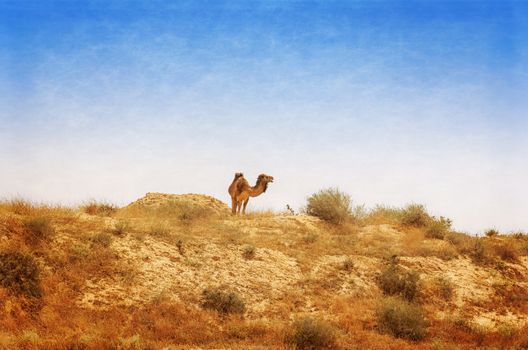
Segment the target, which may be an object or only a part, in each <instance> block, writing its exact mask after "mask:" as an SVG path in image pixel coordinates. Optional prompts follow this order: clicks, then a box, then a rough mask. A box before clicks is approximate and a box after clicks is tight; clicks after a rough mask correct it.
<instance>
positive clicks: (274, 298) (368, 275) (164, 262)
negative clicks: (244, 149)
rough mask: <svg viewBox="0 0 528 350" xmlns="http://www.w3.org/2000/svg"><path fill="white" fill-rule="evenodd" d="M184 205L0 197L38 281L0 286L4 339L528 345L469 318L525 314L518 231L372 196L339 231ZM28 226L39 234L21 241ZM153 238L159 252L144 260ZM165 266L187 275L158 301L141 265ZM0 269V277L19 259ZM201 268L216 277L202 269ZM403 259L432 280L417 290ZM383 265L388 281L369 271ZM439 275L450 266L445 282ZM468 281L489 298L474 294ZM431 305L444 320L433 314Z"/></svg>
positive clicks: (300, 218)
mask: <svg viewBox="0 0 528 350" xmlns="http://www.w3.org/2000/svg"><path fill="white" fill-rule="evenodd" d="M208 200H209V199H208ZM193 203H194V204H192V203H187V204H184V205H180V204H174V203H170V204H168V205H165V206H164V205H161V206H159V207H158V206H155V207H152V208H150V207H149V208H142V207H135V208H124V209H119V210H117V211H114V212H112V213H111V214H109V215H107V214H106V213H105V212H104V210H103V211H102V212H101V213H99V214H98V213H97V210H95V214H90V216H87V215H85V214H86V213H85V212H84V210H85V209H82V208H79V209H73V208H64V207H59V206H52V205H45V204H34V203H31V202H27V201H21V200H15V201H4V202H2V203H0V252H2V253H4V252H17V253H19V254H22V255H24V256H31V257H32V261H33V262H34V263H35V264H36V265H35V266H38V271H39V273H38V284H35V285H38V286H39V287H40V294H39V295H40V296H39V297H35V296H34V295H33V294H32V293H29V294H28V293H23V292H21V290H22V289H24V288H20V285H19V284H16V283H15V284H13V283H11V282H8V283H2V284H0V349H2V348H8V349H105V348H109V349H110V348H112V349H115V348H121V349H124V348H130V349H133V348H138V349H143V348H150V349H161V348H165V347H168V348H170V347H171V346H172V347H178V348H182V349H189V348H203V349H208V348H230V349H257V348H258V349H291V348H292V347H293V346H297V348H303V347H304V348H310V346H312V348H316V347H319V348H324V347H325V346H326V347H327V348H332V349H380V350H381V349H424V350H425V349H455V348H458V349H473V348H478V347H481V348H490V349H502V348H512V349H513V348H522V346H523V345H528V330H527V329H526V328H525V327H523V326H522V324H513V325H508V324H507V323H497V324H498V326H497V327H495V328H492V329H484V328H482V327H479V326H477V325H476V324H475V323H474V322H473V319H474V317H476V316H478V315H479V312H483V311H485V310H495V311H497V313H498V314H499V316H501V317H503V316H504V315H509V313H514V314H515V313H517V314H520V315H521V316H522V315H525V314H526V313H527V312H528V310H527V308H526V305H527V300H528V299H527V295H528V293H527V292H526V286H525V285H524V284H523V283H524V281H525V280H526V275H525V273H524V272H523V271H524V270H523V269H522V268H521V267H520V266H521V264H524V263H525V262H526V260H525V259H526V258H525V257H524V256H523V254H525V249H526V251H528V245H527V239H526V235H523V234H519V235H514V236H511V237H510V236H505V235H500V234H499V235H496V236H493V237H484V238H475V237H471V236H469V235H466V234H463V233H456V232H451V231H450V229H449V228H448V227H447V226H444V227H443V228H440V229H439V227H433V225H434V223H435V222H436V223H439V222H441V219H435V218H434V217H431V216H429V214H427V213H426V212H425V214H426V215H427V217H428V219H427V220H425V221H427V223H426V224H425V225H422V224H421V223H420V222H422V223H423V222H425V221H423V220H422V219H424V217H426V216H424V215H422V214H423V213H424V211H421V210H415V209H413V210H407V209H409V208H404V209H400V208H387V207H377V208H374V209H373V210H370V211H368V212H367V214H366V215H363V214H357V215H358V217H361V220H351V221H350V222H346V223H345V224H341V225H338V226H336V225H333V224H328V223H325V222H322V221H320V220H317V219H314V218H313V217H307V216H304V215H277V214H275V213H272V212H258V213H252V214H250V215H248V216H245V217H231V216H229V215H223V214H221V213H222V211H221V210H220V209H218V208H216V209H215V210H216V211H215V212H214V213H213V212H211V211H210V210H209V209H207V208H205V209H204V208H203V207H200V205H196V202H193ZM132 209H133V210H132ZM405 210H407V211H408V213H407V214H405ZM409 212H410V214H409ZM416 213H418V214H419V215H417V214H416ZM353 214H354V211H352V215H353ZM411 214H412V215H411ZM404 215H408V218H407V219H405V220H404V219H402V217H403V216H404ZM410 218H412V220H410ZM416 218H418V219H416ZM402 220H403V221H402ZM403 222H406V223H407V224H406V225H403V224H402V223H403ZM29 223H31V224H29ZM411 223H412V224H411ZM418 223H420V224H418ZM431 228H434V229H435V230H436V231H434V230H433V231H434V232H433V231H431ZM444 228H445V229H444ZM437 229H439V230H437ZM431 232H433V233H431ZM30 233H31V234H30ZM32 235H35V237H38V239H36V240H33V239H30V238H31V236H32ZM431 238H433V239H431ZM37 243H38V244H37ZM127 245H129V246H130V249H129V250H127V251H126V252H124V251H123V247H125V246H127ZM152 247H155V248H156V249H161V248H163V251H160V254H159V255H158V256H153V255H152V254H151V252H152V251H153V250H149V249H151V248H152ZM393 254H398V255H400V256H402V257H405V258H401V263H400V264H392V265H391V264H389V265H385V266H384V265H383V258H387V257H389V256H391V255H393ZM424 257H426V258H424ZM437 257H439V258H441V259H442V260H439V259H436V258H437ZM468 257H469V258H471V260H469V259H467V258H468ZM157 259H159V260H157ZM274 259H283V260H284V261H283V263H284V264H285V265H283V266H286V267H287V268H291V271H292V272H291V274H290V273H288V275H287V274H284V273H282V274H281V272H282V271H277V270H273V268H274V265H273V264H275V263H276V262H275V260H274ZM15 260H16V259H15ZM225 260H230V265H225V264H224V263H225ZM270 263H271V264H270ZM288 264H292V265H288ZM475 264H477V265H475ZM29 265H31V264H29ZM29 265H28V266H29ZM168 265H170V266H174V267H175V268H181V276H178V275H173V276H174V277H171V278H176V280H175V281H167V285H168V286H169V287H167V290H166V291H164V292H163V293H160V294H159V297H152V293H153V290H154V289H156V288H157V287H158V286H156V285H155V284H154V283H155V282H153V281H149V280H148V278H147V277H146V275H145V273H146V272H145V271H147V270H149V269H150V270H152V271H154V272H152V273H154V274H155V275H156V276H163V273H162V272H161V271H162V269H163V268H164V267H166V266H168ZM2 266H3V267H4V270H9V271H8V273H12V272H13V271H14V270H16V269H13V268H8V269H6V266H8V264H5V263H4V264H2ZM225 266H232V268H230V269H226V268H225ZM391 266H392V267H391ZM464 266H466V267H464ZM0 267H1V266H0ZM206 268H207V269H210V271H211V272H207V273H205V272H204V271H207V270H205V269H206ZM465 268H467V269H468V270H467V271H466V270H464V269H465ZM413 269H415V270H416V271H418V272H419V273H420V274H422V276H424V275H425V276H426V277H425V278H424V281H425V282H424V283H423V284H424V291H421V290H420V286H421V283H419V282H418V278H417V275H416V274H413V273H412V270H413ZM17 271H19V272H20V273H22V274H24V273H25V272H24V270H23V269H19V270H17ZM288 271H290V270H288ZM380 271H383V273H382V276H384V277H382V278H381V279H378V277H377V276H378V275H379V272H380ZM26 272H28V273H26V275H27V276H26V277H27V278H26V277H25V278H24V281H29V280H31V278H30V276H31V269H29V270H26ZM446 272H453V273H454V274H453V275H450V277H449V278H448V277H443V275H444V274H445V273H446ZM260 273H262V274H264V273H266V274H268V275H269V276H273V277H271V278H269V279H267V280H265V281H262V282H260V283H258V284H255V280H252V281H249V278H247V276H252V275H251V274H253V275H258V274H260ZM203 274H205V276H206V278H211V279H213V278H216V279H218V280H220V281H222V280H223V279H229V280H230V281H232V284H231V285H229V286H228V288H225V289H220V290H217V289H209V290H208V293H206V294H207V295H205V294H202V291H203V289H204V288H205V287H206V286H207V284H199V283H197V282H196V280H195V277H196V276H201V275H203ZM461 276H462V277H463V278H466V279H461V278H462V277H461ZM160 278H162V277H160ZM491 278H492V279H493V284H492V286H491V287H489V283H488V281H489V279H491ZM11 280H16V279H11ZM156 281H158V280H156ZM379 281H383V282H380V283H379V284H378V283H377V282H379ZM467 281H469V282H471V283H474V284H471V283H469V284H468V283H466V282H467ZM426 282H427V283H429V285H427V286H425V283H426ZM149 283H150V284H149ZM251 283H253V284H251ZM104 284H107V285H108V286H109V288H110V289H108V291H107V292H108V293H110V292H114V293H115V295H116V297H115V298H114V299H112V298H110V299H108V300H109V303H105V302H104V301H103V300H102V299H97V298H95V301H94V302H93V303H92V304H89V305H90V307H87V306H86V304H83V303H81V302H80V301H81V300H83V297H85V296H86V293H87V292H92V291H93V290H96V289H97V288H99V287H100V286H102V285H104ZM182 284H188V285H189V286H190V287H189V288H188V289H183V288H182V287H181V285H182ZM212 285H217V284H216V283H212ZM13 286H15V287H13ZM17 286H18V287H17ZM88 286H91V287H90V288H91V289H90V288H88ZM426 287H427V288H426ZM112 288H114V289H112ZM141 288H143V289H142V291H141V293H142V294H141V293H140V294H139V295H140V296H141V299H137V300H133V301H132V302H130V300H132V299H130V300H129V299H127V298H128V297H129V295H132V294H133V293H135V291H137V290H140V289H141ZM471 288H474V291H468V290H467V289H471ZM384 291H385V292H386V293H387V294H392V295H396V296H404V297H407V298H408V299H410V300H420V301H421V302H423V303H424V304H423V305H422V307H417V306H416V305H412V304H409V303H406V302H403V301H401V300H398V301H394V300H397V299H393V298H390V299H389V300H391V302H389V301H386V302H385V303H381V304H382V306H381V307H380V301H381V300H383V296H382V293H383V292H384ZM470 292H471V293H473V292H474V293H476V294H478V293H479V292H482V293H484V292H487V293H488V292H489V294H488V295H487V297H485V298H484V299H480V300H477V299H471V298H472V294H471V293H470ZM94 293H95V292H94ZM149 293H150V294H149ZM156 293H158V292H156ZM483 295H484V294H483ZM127 302H129V303H128V304H127ZM459 303H461V305H462V306H459V305H460V304H459ZM201 306H203V307H201ZM459 309H462V311H463V312H464V313H462V311H461V315H463V316H461V317H460V318H458V319H457V320H453V319H452V316H449V315H452V314H453V313H454V312H455V311H454V310H459ZM226 310H228V311H226ZM417 310H418V311H417ZM241 312H242V314H243V317H242V316H241ZM457 312H458V311H457ZM438 314H444V315H448V316H446V318H442V319H439V318H436V315H438ZM425 317H426V318H427V319H428V323H427V325H428V327H427V332H425V328H424V327H425V325H426V324H425V323H424V322H423V320H424V318H425ZM504 317H505V316H504ZM306 319H308V320H310V321H306ZM293 320H304V321H299V322H295V321H293ZM322 320H324V321H322ZM380 330H382V332H380ZM293 335H297V336H296V337H293V338H292V336H293ZM288 337H289V338H288ZM398 337H402V338H403V339H402V338H398ZM285 338H286V339H288V342H287V343H284V339H285ZM294 338H296V339H297V340H296V341H295V342H292V339H294ZM325 339H326V340H325ZM329 339H330V340H329ZM409 339H411V340H409ZM417 339H421V341H414V340H417ZM327 340H328V341H327ZM295 344H297V345H295ZM329 344H331V345H329Z"/></svg>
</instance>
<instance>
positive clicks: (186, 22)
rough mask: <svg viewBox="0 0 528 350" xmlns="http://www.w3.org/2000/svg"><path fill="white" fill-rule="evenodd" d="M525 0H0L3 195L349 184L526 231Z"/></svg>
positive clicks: (66, 197) (392, 201)
mask: <svg viewBox="0 0 528 350" xmlns="http://www.w3.org/2000/svg"><path fill="white" fill-rule="evenodd" d="M527 92H528V2H524V1H522V2H521V1H517V2H513V1H496V2H494V1H225V2H224V1H178V2H173V3H172V4H170V3H169V2H166V1H144V2H141V1H86V2H80V1H24V0H22V1H7V0H0V118H1V120H0V121H1V123H0V161H1V162H2V164H3V166H2V171H1V173H0V180H1V181H0V195H1V196H4V197H11V196H15V195H19V196H23V197H26V198H30V199H33V200H39V201H42V200H43V201H51V202H62V203H66V204H71V203H79V202H82V201H83V200H87V199H90V198H96V199H106V200H109V201H112V202H116V203H118V204H126V203H127V202H129V201H132V200H134V199H135V198H137V197H139V196H141V195H143V194H144V193H145V192H148V191H160V192H169V193H187V192H195V193H206V194H210V195H213V196H216V197H218V198H220V199H222V200H225V201H227V200H228V196H227V192H226V187H227V185H228V184H229V181H230V180H231V178H232V174H233V173H234V172H235V171H243V172H244V173H245V174H246V176H247V177H248V178H249V179H254V178H256V176H257V175H258V174H259V173H261V172H266V173H269V174H271V175H273V176H274V177H275V178H276V182H275V183H274V184H273V185H272V187H271V188H270V191H269V193H268V192H267V193H266V194H265V195H263V196H262V197H259V198H256V199H253V200H252V201H251V204H250V207H252V208H254V209H260V208H273V209H276V210H281V209H283V207H284V206H285V205H286V204H287V203H288V204H290V205H292V206H294V207H300V206H301V205H303V203H304V201H305V198H306V196H308V195H309V194H311V193H313V192H314V191H316V190H318V189H320V188H324V187H329V186H338V187H339V188H341V189H342V190H344V191H347V192H349V193H350V194H351V195H352V197H353V198H354V200H355V201H356V203H357V204H362V203H364V204H366V205H367V206H372V205H374V204H377V203H381V204H386V205H396V206H401V205H405V204H406V203H410V202H420V203H424V204H425V205H426V206H427V207H428V208H429V210H430V211H431V212H432V213H433V214H437V215H445V216H448V217H451V218H452V219H453V220H454V222H455V226H456V228H458V229H461V230H468V231H471V232H475V233H478V232H482V231H483V230H484V229H486V228H488V227H497V228H499V229H501V230H504V231H511V230H518V229H522V230H528V216H527V215H525V213H526V211H527V210H528V186H526V184H525V182H526V178H527V177H526V174H527V171H528V165H527V164H528V163H527V162H526V159H528V115H527V110H528V109H527V107H528V102H527V101H528V98H526V96H527V95H528V94H527Z"/></svg>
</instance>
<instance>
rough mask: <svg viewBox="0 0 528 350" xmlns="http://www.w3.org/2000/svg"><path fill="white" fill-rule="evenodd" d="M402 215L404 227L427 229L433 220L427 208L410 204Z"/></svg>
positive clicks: (401, 220)
mask: <svg viewBox="0 0 528 350" xmlns="http://www.w3.org/2000/svg"><path fill="white" fill-rule="evenodd" d="M400 215H401V216H400V223H401V224H402V225H404V226H412V227H425V226H427V225H428V224H429V222H430V220H431V217H430V216H429V214H428V213H427V210H426V209H425V206H423V205H421V204H409V205H408V206H406V207H405V208H403V209H402V211H401V214H400Z"/></svg>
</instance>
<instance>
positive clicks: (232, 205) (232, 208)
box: [231, 197, 237, 214]
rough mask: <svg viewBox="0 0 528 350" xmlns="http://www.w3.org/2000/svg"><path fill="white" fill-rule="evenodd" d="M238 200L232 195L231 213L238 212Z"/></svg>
mask: <svg viewBox="0 0 528 350" xmlns="http://www.w3.org/2000/svg"><path fill="white" fill-rule="evenodd" d="M236 207H237V201H236V199H235V197H231V214H236Z"/></svg>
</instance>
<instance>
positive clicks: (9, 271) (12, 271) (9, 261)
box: [0, 251, 42, 297]
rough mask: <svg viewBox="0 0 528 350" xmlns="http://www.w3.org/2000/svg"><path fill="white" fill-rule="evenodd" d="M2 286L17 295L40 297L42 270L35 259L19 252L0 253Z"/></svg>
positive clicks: (0, 279)
mask: <svg viewBox="0 0 528 350" xmlns="http://www.w3.org/2000/svg"><path fill="white" fill-rule="evenodd" d="M0 285H2V286H3V287H4V288H7V289H9V290H11V291H12V292H14V293H15V294H20V295H25V296H27V297H40V296H41V295H42V290H41V287H40V269H39V266H38V264H37V262H36V261H35V258H33V256H31V255H28V254H23V253H20V252H17V251H7V252H0Z"/></svg>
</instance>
